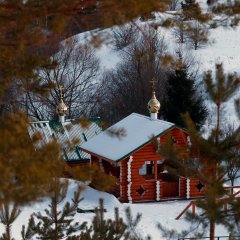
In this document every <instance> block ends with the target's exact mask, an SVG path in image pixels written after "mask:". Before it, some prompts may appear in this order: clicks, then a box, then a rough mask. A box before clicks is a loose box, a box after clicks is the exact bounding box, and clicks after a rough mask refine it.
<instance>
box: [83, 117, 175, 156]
mask: <svg viewBox="0 0 240 240" xmlns="http://www.w3.org/2000/svg"><path fill="white" fill-rule="evenodd" d="M173 126H174V124H173V123H170V122H166V121H162V120H159V119H157V120H152V119H151V118H150V117H147V116H143V115H140V114H137V113H132V114H131V115H129V116H127V117H126V118H124V119H122V120H121V121H119V122H118V123H116V124H114V125H113V126H111V127H110V128H108V129H106V130H105V131H104V132H102V133H100V134H99V135H97V136H96V137H93V138H92V139H91V140H89V141H87V142H85V143H83V144H82V145H81V147H80V148H81V149H82V150H85V151H87V152H89V153H92V154H96V155H98V156H101V157H103V158H106V159H109V160H113V161H119V160H122V159H123V158H125V157H126V156H128V155H130V154H131V153H132V152H134V151H136V150H137V149H139V148H140V147H142V146H143V145H145V144H146V143H148V142H149V141H151V140H152V139H153V138H154V137H156V136H159V135H161V134H162V133H164V132H165V131H166V130H169V129H171V128H172V127H173ZM118 131H119V132H124V134H122V135H123V136H118V134H116V136H115V135H114V134H112V133H113V132H118Z"/></svg>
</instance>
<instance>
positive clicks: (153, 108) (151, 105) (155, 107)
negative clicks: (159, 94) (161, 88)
mask: <svg viewBox="0 0 240 240" xmlns="http://www.w3.org/2000/svg"><path fill="white" fill-rule="evenodd" d="M160 106H161V105H160V102H159V101H158V100H157V98H156V95H155V91H153V92H152V98H151V99H150V101H149V102H148V110H149V112H150V113H158V111H159V110H160Z"/></svg>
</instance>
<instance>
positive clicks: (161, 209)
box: [0, 182, 226, 240]
mask: <svg viewBox="0 0 240 240" xmlns="http://www.w3.org/2000/svg"><path fill="white" fill-rule="evenodd" d="M75 186H76V185H75V184H74V183H73V182H72V184H71V185H70V188H69V191H68V195H67V199H68V200H70V199H71V198H72V196H73V192H74V190H75ZM81 196H82V197H83V198H84V200H83V201H82V202H81V203H80V206H79V207H80V208H83V209H92V208H95V207H97V206H98V201H99V198H103V199H104V204H105V208H106V209H107V212H106V213H105V217H106V218H114V211H113V210H114V208H115V207H118V208H119V210H120V214H121V216H122V217H123V218H124V209H125V208H126V207H128V206H129V207H130V208H131V210H132V214H133V216H136V214H137V213H141V214H142V220H141V221H140V223H139V225H138V228H137V230H138V232H140V233H141V234H142V235H143V236H147V235H150V236H151V237H152V239H153V240H164V238H162V237H161V233H160V231H159V230H158V229H157V227H156V225H157V223H161V224H162V225H164V226H165V227H168V228H172V229H175V230H177V231H181V230H184V229H187V228H188V227H189V226H190V224H189V223H188V222H186V221H185V220H184V218H183V217H182V218H181V219H180V220H175V218H176V217H177V216H178V215H179V213H180V212H181V211H182V210H183V209H184V208H185V207H186V206H187V205H188V203H189V201H168V202H158V203H138V204H126V203H124V204H122V203H120V202H119V201H118V200H117V199H116V198H115V197H114V196H113V195H111V194H108V193H104V192H99V191H96V190H94V189H92V188H90V187H87V188H86V189H85V190H84V192H82V194H81ZM46 207H47V201H45V202H43V203H39V204H34V205H33V206H31V207H25V208H23V210H22V213H21V214H20V216H19V217H18V218H17V220H16V221H15V222H14V224H13V226H12V233H13V237H15V239H16V240H20V239H21V236H20V232H21V227H22V225H23V224H27V222H28V219H29V216H30V215H31V214H32V213H33V212H39V211H40V212H43V210H44V209H45V208H46ZM93 216H94V214H93V213H85V214H83V213H77V214H76V215H75V220H76V221H78V222H83V221H87V222H90V221H91V220H92V218H93ZM1 232H2V229H1V228H0V233H1ZM216 233H217V235H225V234H226V231H225V230H224V228H223V227H221V226H217V228H216ZM206 236H207V233H206Z"/></svg>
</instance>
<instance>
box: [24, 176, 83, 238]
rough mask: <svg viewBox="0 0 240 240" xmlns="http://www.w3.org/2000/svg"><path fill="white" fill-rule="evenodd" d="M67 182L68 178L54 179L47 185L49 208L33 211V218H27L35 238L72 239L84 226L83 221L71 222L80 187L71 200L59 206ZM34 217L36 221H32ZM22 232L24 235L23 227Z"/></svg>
mask: <svg viewBox="0 0 240 240" xmlns="http://www.w3.org/2000/svg"><path fill="white" fill-rule="evenodd" d="M68 184H69V183H68V180H63V179H57V178H56V179H54V181H52V183H51V184H50V187H49V196H50V204H49V208H48V209H45V214H42V213H40V212H38V213H34V214H33V218H31V219H30V220H29V224H30V225H29V227H31V229H32V230H33V231H34V233H35V234H36V235H37V239H51V240H59V239H72V237H73V236H74V234H75V233H76V232H77V231H80V230H81V229H83V228H84V227H85V225H86V223H85V222H84V223H82V224H79V223H74V222H73V217H74V215H75V214H76V212H77V207H78V204H79V202H80V201H81V200H82V199H81V198H80V191H81V188H80V187H79V188H78V190H77V191H75V192H74V197H73V198H72V202H71V203H70V202H68V201H67V202H66V203H65V204H64V205H63V206H61V207H60V204H61V203H63V201H64V200H65V198H66V194H67V190H68ZM35 219H36V221H38V222H37V223H34V221H35ZM27 232H29V231H27ZM22 233H23V235H26V233H25V231H24V229H23V230H22Z"/></svg>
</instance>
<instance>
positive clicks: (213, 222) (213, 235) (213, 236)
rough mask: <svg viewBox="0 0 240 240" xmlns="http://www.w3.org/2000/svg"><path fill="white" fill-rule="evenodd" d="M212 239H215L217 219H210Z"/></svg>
mask: <svg viewBox="0 0 240 240" xmlns="http://www.w3.org/2000/svg"><path fill="white" fill-rule="evenodd" d="M210 240H215V221H214V220H213V219H210Z"/></svg>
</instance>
